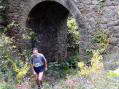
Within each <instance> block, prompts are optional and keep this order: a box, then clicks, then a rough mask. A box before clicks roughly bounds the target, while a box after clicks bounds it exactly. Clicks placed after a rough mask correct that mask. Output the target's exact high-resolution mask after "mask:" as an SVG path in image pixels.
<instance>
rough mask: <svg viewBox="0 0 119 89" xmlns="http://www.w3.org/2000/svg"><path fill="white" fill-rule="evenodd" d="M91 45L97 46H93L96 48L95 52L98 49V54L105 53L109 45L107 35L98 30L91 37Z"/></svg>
mask: <svg viewBox="0 0 119 89" xmlns="http://www.w3.org/2000/svg"><path fill="white" fill-rule="evenodd" d="M92 43H93V44H95V45H96V46H97V47H96V46H95V47H96V48H95V50H97V49H98V51H99V52H100V53H103V52H105V51H106V49H107V47H108V45H109V37H108V33H107V32H105V31H103V30H98V31H97V32H96V33H94V35H93V38H92Z"/></svg>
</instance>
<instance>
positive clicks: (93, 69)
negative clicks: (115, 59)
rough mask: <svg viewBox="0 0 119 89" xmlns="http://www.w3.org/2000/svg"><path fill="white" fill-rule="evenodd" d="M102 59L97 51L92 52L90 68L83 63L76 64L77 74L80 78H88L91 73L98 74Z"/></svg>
mask: <svg viewBox="0 0 119 89" xmlns="http://www.w3.org/2000/svg"><path fill="white" fill-rule="evenodd" d="M102 59H103V57H102V56H101V55H100V53H99V51H93V57H92V58H91V60H90V62H91V66H86V65H85V64H84V62H79V63H78V66H79V68H80V72H79V74H80V75H82V76H89V75H91V74H93V73H99V72H100V71H101V70H102V68H103V63H102V62H101V60H102Z"/></svg>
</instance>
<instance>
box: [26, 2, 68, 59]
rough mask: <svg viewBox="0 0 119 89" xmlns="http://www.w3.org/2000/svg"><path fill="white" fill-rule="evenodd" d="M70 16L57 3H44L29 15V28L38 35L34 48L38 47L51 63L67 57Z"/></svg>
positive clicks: (34, 41) (38, 5) (33, 43)
mask: <svg viewBox="0 0 119 89" xmlns="http://www.w3.org/2000/svg"><path fill="white" fill-rule="evenodd" d="M68 14H69V11H68V10H67V9H66V8H65V7H64V6H63V5H61V4H59V3H57V2H55V1H43V2H41V3H39V4H37V5H36V6H35V7H34V8H33V9H32V10H31V12H30V13H29V16H28V20H27V27H28V28H30V29H32V31H34V32H35V33H36V39H35V40H32V47H37V48H38V49H39V50H40V51H41V52H42V53H43V54H44V55H45V56H46V58H47V59H48V60H50V61H57V60H62V59H65V57H66V54H67V41H66V40H67V29H68V28H67V18H68Z"/></svg>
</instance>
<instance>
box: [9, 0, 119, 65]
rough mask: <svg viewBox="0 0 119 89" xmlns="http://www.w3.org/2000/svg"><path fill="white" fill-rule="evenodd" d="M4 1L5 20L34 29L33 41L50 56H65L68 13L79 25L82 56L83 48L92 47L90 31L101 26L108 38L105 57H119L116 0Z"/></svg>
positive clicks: (118, 27)
mask: <svg viewBox="0 0 119 89" xmlns="http://www.w3.org/2000/svg"><path fill="white" fill-rule="evenodd" d="M8 4H9V7H8V9H7V13H8V14H7V15H8V18H9V21H12V20H15V21H17V22H19V23H20V25H21V26H22V27H24V28H25V27H28V28H31V29H32V30H33V31H34V32H36V33H37V36H38V41H37V42H36V45H37V46H38V48H39V50H41V51H42V52H43V53H45V54H47V55H46V56H47V57H49V59H50V60H54V59H57V58H61V59H64V58H65V54H66V53H67V47H66V38H67V34H66V32H67V25H66V20H67V18H68V15H69V14H70V15H72V16H73V17H74V18H75V19H76V21H77V24H78V27H79V31H80V35H81V37H80V38H81V39H80V48H79V50H80V55H81V58H83V59H86V58H87V56H86V55H85V51H86V49H90V48H91V47H92V46H91V43H90V38H91V36H92V33H93V32H95V31H96V30H99V29H102V30H106V31H107V32H109V33H110V35H109V36H110V39H111V44H110V46H109V48H108V52H109V55H107V54H105V59H106V60H107V61H108V60H112V59H113V60H118V59H119V56H118V54H119V14H118V12H119V0H8ZM54 55H55V56H54ZM113 55H115V56H113ZM106 63H107V62H106ZM107 64H108V63H107Z"/></svg>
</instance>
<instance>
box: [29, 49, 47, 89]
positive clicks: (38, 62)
mask: <svg viewBox="0 0 119 89" xmlns="http://www.w3.org/2000/svg"><path fill="white" fill-rule="evenodd" d="M32 52H33V54H32V55H31V64H32V69H33V73H34V75H36V83H37V85H38V87H39V88H41V86H42V81H43V74H44V71H46V70H47V60H46V58H45V56H44V55H43V54H42V53H39V52H38V49H37V48H33V51H32Z"/></svg>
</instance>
